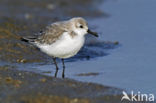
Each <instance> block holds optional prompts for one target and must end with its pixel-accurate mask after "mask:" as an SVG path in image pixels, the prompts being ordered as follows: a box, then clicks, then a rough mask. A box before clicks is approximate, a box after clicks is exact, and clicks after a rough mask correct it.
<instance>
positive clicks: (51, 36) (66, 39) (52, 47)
mask: <svg viewBox="0 0 156 103" xmlns="http://www.w3.org/2000/svg"><path fill="white" fill-rule="evenodd" d="M86 34H92V35H94V36H95V37H98V34H97V33H96V32H93V31H91V30H90V29H89V28H88V23H87V21H86V20H85V19H84V18H82V17H74V18H71V19H68V20H64V21H58V22H54V23H52V24H50V25H48V26H46V27H45V29H44V30H43V31H41V32H40V33H39V35H34V36H31V37H21V41H24V42H27V43H30V44H33V45H34V46H36V47H37V48H39V49H40V51H42V52H43V53H45V54H47V55H49V56H50V57H52V58H53V63H54V64H55V67H56V71H55V77H57V72H58V69H59V68H58V65H57V62H56V58H59V59H61V60H62V65H63V71H62V78H64V77H65V75H64V72H65V63H64V59H67V58H70V57H73V56H75V55H76V54H77V53H78V52H79V51H80V49H81V48H82V47H83V45H84V42H85V35H86Z"/></svg>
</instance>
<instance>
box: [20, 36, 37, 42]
mask: <svg viewBox="0 0 156 103" xmlns="http://www.w3.org/2000/svg"><path fill="white" fill-rule="evenodd" d="M20 39H21V41H24V42H28V43H32V42H35V39H36V37H21V38H20Z"/></svg>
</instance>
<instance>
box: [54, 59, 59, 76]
mask: <svg viewBox="0 0 156 103" xmlns="http://www.w3.org/2000/svg"><path fill="white" fill-rule="evenodd" d="M53 61H54V64H55V66H56V71H55V77H57V72H58V66H57V62H56V58H53Z"/></svg>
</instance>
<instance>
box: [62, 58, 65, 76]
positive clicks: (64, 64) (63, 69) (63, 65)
mask: <svg viewBox="0 0 156 103" xmlns="http://www.w3.org/2000/svg"><path fill="white" fill-rule="evenodd" d="M62 64H63V72H62V78H64V77H65V74H64V73H65V64H64V59H62Z"/></svg>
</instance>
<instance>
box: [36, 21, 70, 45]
mask: <svg viewBox="0 0 156 103" xmlns="http://www.w3.org/2000/svg"><path fill="white" fill-rule="evenodd" d="M64 32H67V31H66V28H65V24H64V23H54V24H52V25H49V26H47V27H46V29H45V30H44V31H43V32H42V33H41V35H40V36H39V37H38V38H37V39H35V42H37V43H41V44H52V43H54V42H55V41H56V40H58V39H59V37H60V36H61V35H62V34H63V33H64Z"/></svg>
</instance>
